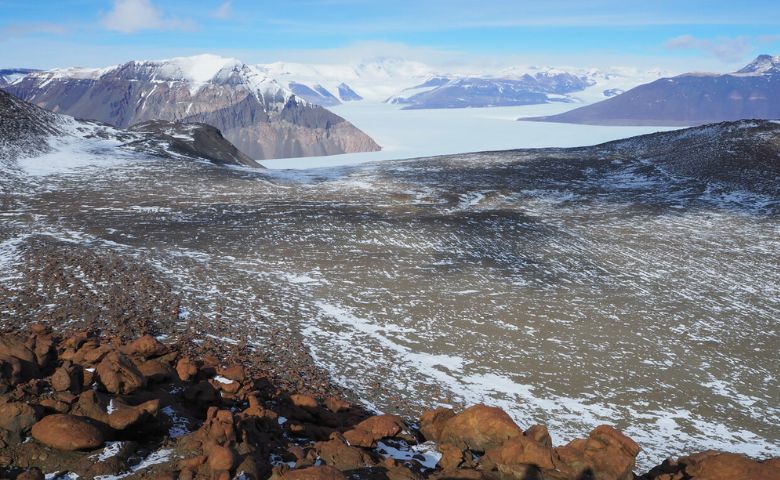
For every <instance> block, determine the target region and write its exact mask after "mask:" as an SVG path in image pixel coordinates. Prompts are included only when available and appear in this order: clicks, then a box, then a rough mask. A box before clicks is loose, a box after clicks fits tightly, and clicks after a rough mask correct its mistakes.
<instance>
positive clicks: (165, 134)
mask: <svg viewBox="0 0 780 480" xmlns="http://www.w3.org/2000/svg"><path fill="white" fill-rule="evenodd" d="M54 138H56V139H57V140H58V142H56V143H57V145H56V146H55V145H54V142H51V140H52V139H54ZM70 140H73V141H76V140H78V141H82V142H85V143H86V144H90V143H94V149H100V148H106V146H107V145H106V144H105V143H104V142H105V141H108V142H110V146H111V147H115V148H117V149H120V150H126V151H127V150H129V151H134V152H138V153H143V154H148V155H154V156H158V157H163V158H186V159H204V160H208V161H210V162H212V163H215V164H220V165H239V166H248V167H259V166H260V165H258V164H257V162H255V161H254V160H252V159H251V158H249V157H248V156H246V155H244V154H243V153H242V152H240V151H239V150H238V149H237V148H236V147H235V146H234V145H232V144H231V143H230V142H229V141H227V140H226V139H225V138H224V137H222V134H221V133H220V132H219V130H217V129H216V128H214V127H212V126H209V125H205V124H198V123H187V124H185V123H180V122H167V121H154V122H145V123H142V124H139V125H136V126H134V127H132V128H130V129H128V130H122V129H117V128H114V127H111V126H109V125H104V124H100V123H97V122H90V121H82V120H76V119H74V118H72V117H69V116H67V115H61V114H55V113H52V112H50V111H48V110H44V109H42V108H39V107H36V106H34V105H32V104H30V103H28V102H25V101H23V100H20V99H18V98H16V97H14V96H13V95H10V94H8V93H6V92H4V91H2V90H0V162H2V163H3V164H4V165H5V166H6V167H12V166H13V162H14V160H15V159H17V158H22V157H32V156H35V155H38V154H41V153H45V152H48V151H52V150H55V149H62V148H67V145H68V142H69V141H70ZM103 154H105V152H103Z"/></svg>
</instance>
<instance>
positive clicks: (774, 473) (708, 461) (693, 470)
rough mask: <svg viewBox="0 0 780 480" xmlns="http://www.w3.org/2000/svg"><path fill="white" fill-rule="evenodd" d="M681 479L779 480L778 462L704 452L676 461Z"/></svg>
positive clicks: (779, 469) (779, 462) (732, 454)
mask: <svg viewBox="0 0 780 480" xmlns="http://www.w3.org/2000/svg"><path fill="white" fill-rule="evenodd" d="M676 463H677V465H678V468H679V472H680V473H682V474H683V478H692V479H694V480H780V460H778V459H774V460H769V461H764V462H758V461H756V460H752V459H750V458H747V457H745V456H744V455H738V454H736V453H722V452H715V451H706V452H701V453H696V454H694V455H689V456H687V457H681V458H680V459H678V460H677V462H676Z"/></svg>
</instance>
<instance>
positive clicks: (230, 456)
mask: <svg viewBox="0 0 780 480" xmlns="http://www.w3.org/2000/svg"><path fill="white" fill-rule="evenodd" d="M235 463H236V454H235V453H233V450H231V449H230V448H229V447H224V446H221V445H214V446H213V447H211V448H210V449H209V459H208V465H209V468H210V469H211V471H212V472H223V471H228V472H229V471H230V470H232V469H233V465H235Z"/></svg>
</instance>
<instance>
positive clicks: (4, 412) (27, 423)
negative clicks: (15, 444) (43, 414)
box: [0, 402, 39, 434]
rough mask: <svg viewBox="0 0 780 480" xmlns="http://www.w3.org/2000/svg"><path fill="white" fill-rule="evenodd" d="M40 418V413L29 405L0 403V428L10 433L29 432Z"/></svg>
mask: <svg viewBox="0 0 780 480" xmlns="http://www.w3.org/2000/svg"><path fill="white" fill-rule="evenodd" d="M38 418H39V416H38V411H37V410H36V409H35V408H33V407H32V406H30V405H28V404H27V403H22V402H9V403H0V428H2V429H4V430H8V431H9V432H13V433H16V434H21V433H24V432H27V431H29V430H30V428H31V427H32V426H33V425H34V424H35V422H37V421H38Z"/></svg>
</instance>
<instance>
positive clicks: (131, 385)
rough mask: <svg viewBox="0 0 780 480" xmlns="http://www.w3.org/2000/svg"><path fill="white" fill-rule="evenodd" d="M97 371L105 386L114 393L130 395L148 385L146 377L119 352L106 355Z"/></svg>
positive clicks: (101, 382)
mask: <svg viewBox="0 0 780 480" xmlns="http://www.w3.org/2000/svg"><path fill="white" fill-rule="evenodd" d="M95 373H96V374H97V377H98V380H99V381H100V384H101V385H102V386H103V388H105V389H106V391H108V392H110V393H113V394H121V395H129V394H131V393H134V392H136V391H138V390H140V389H142V388H144V387H145V386H146V378H144V376H143V375H142V374H141V372H140V371H138V368H136V366H135V365H134V364H133V362H131V361H130V360H129V359H128V358H127V357H125V356H124V355H122V354H121V353H119V352H111V353H109V354H108V355H106V356H105V357H104V358H103V360H101V362H100V364H99V365H98V366H97V369H96V370H95Z"/></svg>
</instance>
